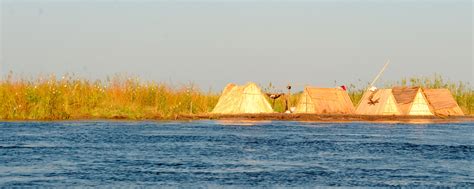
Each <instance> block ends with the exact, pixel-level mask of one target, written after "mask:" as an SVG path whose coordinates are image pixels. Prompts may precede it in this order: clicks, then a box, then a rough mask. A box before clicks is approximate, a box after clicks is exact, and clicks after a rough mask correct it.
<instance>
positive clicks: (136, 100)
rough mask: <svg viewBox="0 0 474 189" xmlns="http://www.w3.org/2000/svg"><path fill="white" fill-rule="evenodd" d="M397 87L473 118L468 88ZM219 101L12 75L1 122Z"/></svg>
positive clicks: (134, 86) (171, 114)
mask: <svg viewBox="0 0 474 189" xmlns="http://www.w3.org/2000/svg"><path fill="white" fill-rule="evenodd" d="M395 85H402V86H422V87H427V88H448V89H449V90H450V91H451V92H452V93H453V95H454V97H455V99H456V101H457V102H458V104H459V105H460V106H461V108H462V110H463V111H464V112H465V113H466V114H471V115H472V114H474V91H473V90H472V88H470V86H469V84H468V83H463V82H450V81H445V80H443V78H442V77H441V76H439V75H435V76H434V77H423V78H409V79H403V80H401V81H399V82H395V83H388V84H386V86H384V87H386V88H388V87H391V86H395ZM363 93H364V89H363V88H357V87H356V86H355V85H350V86H349V95H350V97H351V99H352V101H353V102H354V104H358V102H359V101H360V99H361V97H362V95H363ZM298 94H300V93H298V92H296V93H293V95H292V96H291V105H293V106H294V105H295V104H296V102H297V101H298V98H299V96H300V95H298ZM218 99H219V94H218V93H216V92H212V91H209V92H203V91H201V90H200V89H199V88H197V87H196V86H195V85H194V84H192V83H190V84H186V85H180V86H179V87H175V86H171V85H170V84H166V83H157V82H142V81H140V80H139V79H136V78H128V77H121V76H116V77H113V78H110V79H106V80H97V81H89V80H86V79H80V78H77V77H74V76H64V77H62V78H60V79H58V78H57V77H55V76H49V77H46V78H39V79H29V80H28V79H13V76H12V74H10V75H9V76H8V77H7V78H6V79H3V80H2V81H1V82H0V102H1V103H0V119H2V120H67V119H175V118H176V116H178V115H181V114H202V113H209V112H211V111H212V109H213V108H214V106H215V105H216V103H217V101H218ZM270 103H271V104H274V109H275V111H277V112H283V111H284V109H285V98H280V99H277V100H276V101H275V103H273V101H270Z"/></svg>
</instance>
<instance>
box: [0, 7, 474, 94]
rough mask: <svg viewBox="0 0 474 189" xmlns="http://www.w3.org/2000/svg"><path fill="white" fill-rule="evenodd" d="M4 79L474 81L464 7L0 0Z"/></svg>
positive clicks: (327, 83) (217, 83)
mask: <svg viewBox="0 0 474 189" xmlns="http://www.w3.org/2000/svg"><path fill="white" fill-rule="evenodd" d="M0 2H1V4H0V6H1V9H0V10H1V19H0V21H1V39H0V42H1V59H0V61H1V64H2V70H3V71H2V72H3V73H2V74H3V76H4V75H5V74H6V71H5V70H12V71H13V72H15V73H17V74H23V75H36V74H40V73H43V74H46V73H56V74H57V75H61V74H64V73H75V74H77V75H80V76H83V77H87V78H91V79H96V78H104V77H105V76H107V75H114V74H115V73H128V74H131V75H135V76H140V77H141V78H143V79H145V80H156V81H166V82H169V81H172V82H173V83H186V82H189V81H194V82H196V83H197V84H198V85H199V86H201V88H203V89H207V88H209V87H211V86H212V87H213V88H215V89H217V90H220V88H222V87H223V86H224V85H225V84H226V83H227V82H237V83H245V82H246V81H256V82H258V83H262V84H267V83H269V82H273V83H275V84H277V85H285V84H286V83H288V82H291V83H297V84H312V85H316V86H323V87H332V86H333V85H334V81H335V80H337V81H338V84H347V83H354V84H358V83H359V82H358V81H359V79H360V80H362V81H363V82H364V83H365V82H369V81H370V80H371V79H372V78H373V77H374V75H376V74H377V72H378V71H379V69H380V68H381V67H382V66H383V64H384V62H385V61H386V59H388V58H390V59H391V62H392V64H391V65H390V67H389V68H388V70H387V71H386V74H385V75H384V76H383V79H384V80H399V79H400V78H402V77H405V76H413V75H417V76H421V75H432V74H433V73H440V74H442V75H443V76H444V77H445V78H449V79H451V80H456V81H458V80H459V81H467V82H471V83H472V82H473V80H474V76H473V75H474V74H473V72H474V71H473V64H474V62H473V54H474V51H473V48H472V44H473V33H472V32H473V25H474V24H473V3H472V1H471V0H464V1H457V0H449V1H448V0H446V1H432V0H429V1H428V0H426V1H415V0H403V1H402V0H398V1H397V0H392V1H376V0H370V1H369V0H366V1H363V0H359V1H349V0H346V1H342V0H338V1H329V0H327V1H322V0H317V1H270V0H259V1H238V0H223V1H209V0H208V1H199V0H193V1H189V0H188V1H152V0H148V1H144V0H142V1H139V0H137V1H123V0H115V1H113V0H95V1H94V0H82V1H81V0H63V1H58V0H55V1H54V0H47V1H46V0H43V1H42V0H29V1H25V0H0Z"/></svg>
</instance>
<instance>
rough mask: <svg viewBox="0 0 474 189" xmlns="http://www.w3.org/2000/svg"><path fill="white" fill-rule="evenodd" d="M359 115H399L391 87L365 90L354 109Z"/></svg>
mask: <svg viewBox="0 0 474 189" xmlns="http://www.w3.org/2000/svg"><path fill="white" fill-rule="evenodd" d="M356 114H359V115H401V114H402V113H401V111H400V109H399V107H398V105H397V102H396V101H395V97H394V96H393V93H392V89H379V90H376V91H367V92H366V93H364V95H363V96H362V99H361V100H360V103H359V105H358V106H357V109H356Z"/></svg>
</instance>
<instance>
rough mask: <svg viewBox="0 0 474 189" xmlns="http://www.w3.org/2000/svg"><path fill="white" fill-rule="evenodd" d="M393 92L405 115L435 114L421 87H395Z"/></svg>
mask: <svg viewBox="0 0 474 189" xmlns="http://www.w3.org/2000/svg"><path fill="white" fill-rule="evenodd" d="M392 93H393V96H394V97H395V101H396V102H397V104H398V107H399V108H400V110H401V112H402V114H403V115H434V114H433V113H432V112H431V109H430V105H429V103H428V100H427V99H426V97H425V95H424V93H423V91H422V90H421V88H420V87H394V88H392Z"/></svg>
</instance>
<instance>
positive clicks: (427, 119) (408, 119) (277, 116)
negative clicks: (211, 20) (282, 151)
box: [0, 113, 474, 124]
mask: <svg viewBox="0 0 474 189" xmlns="http://www.w3.org/2000/svg"><path fill="white" fill-rule="evenodd" d="M204 120H209V121H237V122H238V121H244V122H245V121H257V122H258V121H298V122H319V123H351V122H367V123H413V124H424V123H427V124H429V123H469V122H474V115H469V116H450V117H436V116H392V115H388V116H380V115H328V114H325V115H322V114H284V113H270V114H226V115H224V114H180V115H176V116H174V118H164V117H160V116H156V117H149V118H141V119H134V118H127V117H124V116H123V117H122V116H115V117H112V118H107V117H103V118H101V117H93V116H91V117H87V116H86V117H82V118H72V119H37V120H36V119H12V120H0V121H1V122H71V121H126V122H129V121H130V122H141V121H204Z"/></svg>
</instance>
